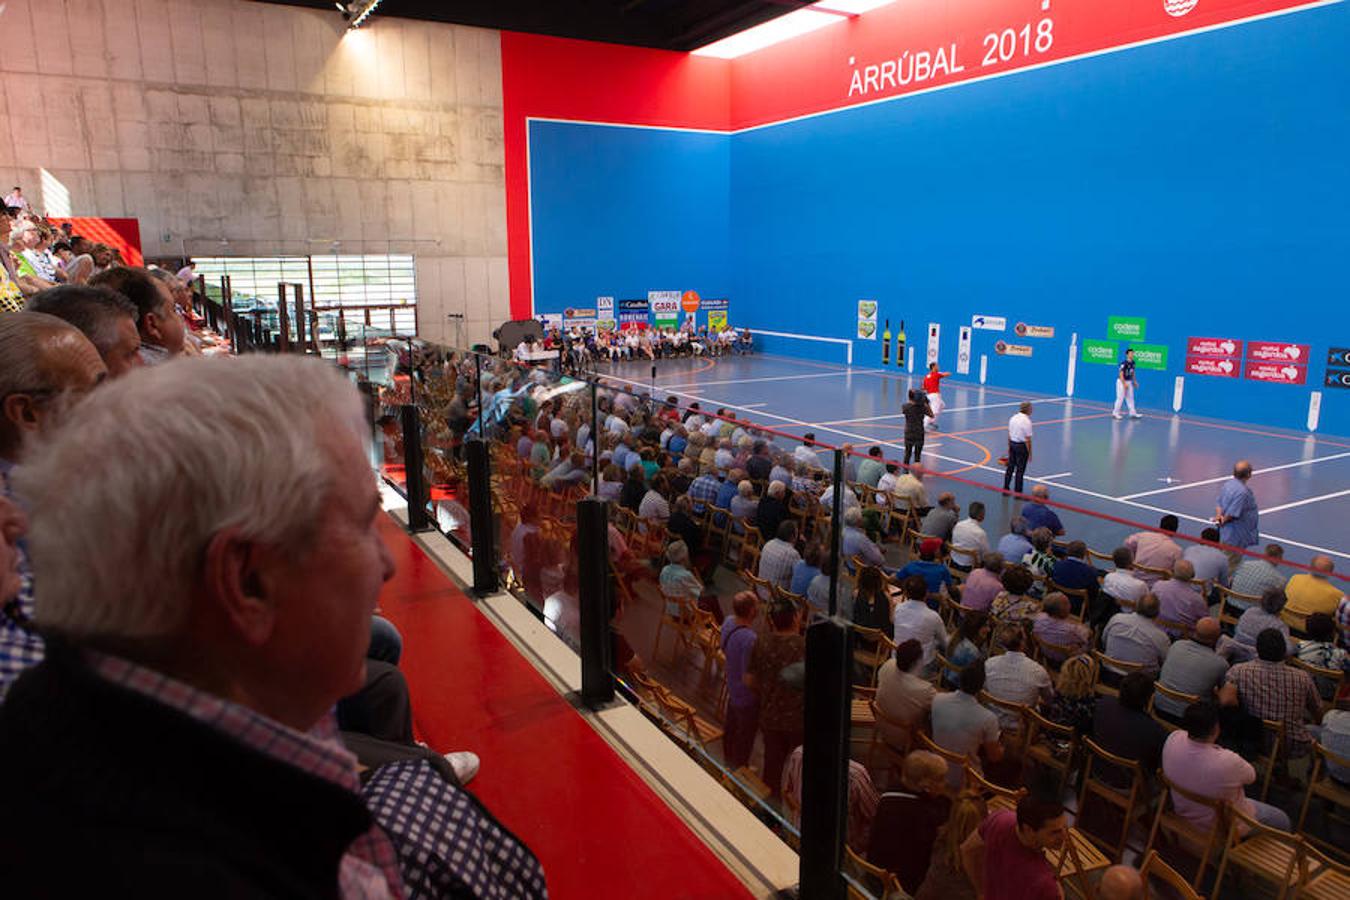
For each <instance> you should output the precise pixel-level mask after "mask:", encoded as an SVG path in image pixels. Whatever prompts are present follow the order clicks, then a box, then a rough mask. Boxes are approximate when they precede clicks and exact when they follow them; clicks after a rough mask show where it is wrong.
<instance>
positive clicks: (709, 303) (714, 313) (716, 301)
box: [701, 297, 731, 331]
mask: <svg viewBox="0 0 1350 900" xmlns="http://www.w3.org/2000/svg"><path fill="white" fill-rule="evenodd" d="M729 306H731V301H730V300H728V299H727V298H726V297H707V298H704V300H703V301H702V307H701V308H702V309H703V311H704V312H705V313H706V314H707V316H708V330H709V331H721V330H722V329H723V328H726V327H727V309H728V307H729Z"/></svg>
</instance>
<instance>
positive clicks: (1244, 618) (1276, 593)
mask: <svg viewBox="0 0 1350 900" xmlns="http://www.w3.org/2000/svg"><path fill="white" fill-rule="evenodd" d="M1284 605H1285V595H1284V591H1283V590H1282V589H1280V588H1266V592H1265V593H1264V594H1262V595H1261V605H1260V606H1251V607H1248V608H1247V611H1246V612H1244V613H1243V614H1242V615H1240V616H1238V622H1237V627H1236V628H1234V629H1233V637H1234V638H1236V639H1237V641H1238V643H1241V644H1246V645H1247V646H1249V647H1255V646H1256V636H1257V635H1259V634H1260V633H1261V632H1263V631H1265V630H1266V629H1267V628H1274V629H1275V630H1276V631H1278V632H1280V633H1281V634H1283V635H1284V639H1285V641H1286V642H1287V643H1288V645H1289V649H1290V651H1292V650H1293V649H1294V642H1293V640H1292V639H1291V638H1290V637H1289V625H1288V624H1287V623H1286V622H1285V621H1284V619H1283V618H1281V617H1280V612H1281V611H1282V610H1283V609H1284Z"/></svg>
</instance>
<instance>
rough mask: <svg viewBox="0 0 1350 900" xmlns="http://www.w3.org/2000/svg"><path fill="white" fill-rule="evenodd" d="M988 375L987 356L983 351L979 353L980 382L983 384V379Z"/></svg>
mask: <svg viewBox="0 0 1350 900" xmlns="http://www.w3.org/2000/svg"><path fill="white" fill-rule="evenodd" d="M988 377H989V357H988V355H986V354H984V353H981V354H980V384H984V381H985V379H986V378H988Z"/></svg>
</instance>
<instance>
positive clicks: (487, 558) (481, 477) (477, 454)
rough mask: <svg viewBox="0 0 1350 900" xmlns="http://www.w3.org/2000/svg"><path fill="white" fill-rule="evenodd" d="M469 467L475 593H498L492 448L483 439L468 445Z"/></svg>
mask: <svg viewBox="0 0 1350 900" xmlns="http://www.w3.org/2000/svg"><path fill="white" fill-rule="evenodd" d="M464 446H465V449H466V451H467V453H468V464H469V531H470V536H471V537H472V539H473V591H474V593H475V594H478V595H479V596H482V595H483V594H491V593H492V592H493V591H495V590H497V565H496V560H497V551H496V549H495V544H496V540H495V539H496V533H495V531H494V526H493V522H492V480H491V476H490V474H489V472H488V445H487V441H485V440H483V439H482V438H471V439H470V440H469V441H467V442H466V443H465V445H464Z"/></svg>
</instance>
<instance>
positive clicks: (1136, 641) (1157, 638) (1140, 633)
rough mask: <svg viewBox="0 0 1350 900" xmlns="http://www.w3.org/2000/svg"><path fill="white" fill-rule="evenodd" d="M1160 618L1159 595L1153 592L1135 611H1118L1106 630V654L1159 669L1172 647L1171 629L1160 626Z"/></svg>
mask: <svg viewBox="0 0 1350 900" xmlns="http://www.w3.org/2000/svg"><path fill="white" fill-rule="evenodd" d="M1157 618H1158V598H1157V597H1155V596H1154V595H1153V594H1145V595H1144V599H1143V600H1140V601H1139V603H1138V605H1136V606H1135V608H1134V612H1120V613H1116V614H1115V615H1114V616H1112V617H1111V621H1109V622H1107V623H1106V630H1105V631H1104V632H1102V643H1103V646H1104V647H1105V649H1106V655H1107V656H1109V657H1111V658H1112V659H1118V660H1120V661H1121V662H1131V663H1139V664H1140V665H1143V666H1144V667H1145V668H1147V669H1148V670H1149V671H1152V672H1157V671H1158V670H1159V669H1160V668H1162V664H1163V660H1165V659H1167V651H1168V650H1170V649H1171V648H1172V642H1171V641H1170V640H1168V637H1167V632H1165V631H1163V630H1162V629H1161V628H1159V627H1158V624H1157Z"/></svg>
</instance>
